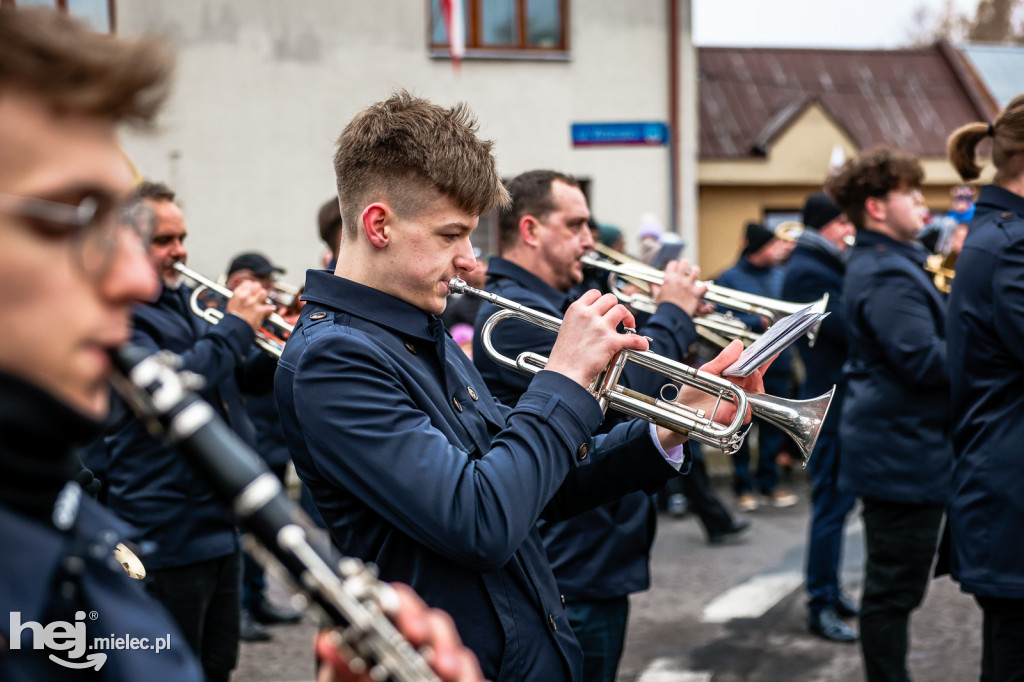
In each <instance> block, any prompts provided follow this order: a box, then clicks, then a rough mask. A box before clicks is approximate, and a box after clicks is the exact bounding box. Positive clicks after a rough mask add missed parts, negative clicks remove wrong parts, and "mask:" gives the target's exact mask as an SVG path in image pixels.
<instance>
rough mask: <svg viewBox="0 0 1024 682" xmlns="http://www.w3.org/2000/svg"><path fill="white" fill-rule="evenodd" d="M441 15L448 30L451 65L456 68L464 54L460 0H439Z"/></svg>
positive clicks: (464, 34) (464, 20) (464, 39)
mask: <svg viewBox="0 0 1024 682" xmlns="http://www.w3.org/2000/svg"><path fill="white" fill-rule="evenodd" d="M441 17H442V18H443V19H444V28H445V30H446V31H448V46H449V49H450V51H451V55H452V66H454V67H455V69H456V70H458V68H459V63H460V62H461V61H462V55H464V54H466V18H465V17H464V16H463V14H462V0H441Z"/></svg>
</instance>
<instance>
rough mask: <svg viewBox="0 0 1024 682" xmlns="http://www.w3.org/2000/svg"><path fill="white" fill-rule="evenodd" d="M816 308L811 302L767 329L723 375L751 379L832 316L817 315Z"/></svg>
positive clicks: (825, 314)
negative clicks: (767, 363) (791, 345)
mask: <svg viewBox="0 0 1024 682" xmlns="http://www.w3.org/2000/svg"><path fill="white" fill-rule="evenodd" d="M816 305H817V304H815V303H811V304H809V305H808V306H807V307H806V308H803V309H802V310H798V311H797V312H795V313H793V314H792V315H787V316H786V317H783V318H782V319H781V320H779V321H778V322H776V323H775V324H773V325H772V326H770V327H768V329H766V330H765V332H764V333H763V334H761V337H760V338H759V339H758V340H757V341H755V342H754V343H752V344H750V346H749V347H747V348H746V349H744V351H743V353H741V354H740V357H739V358H738V359H737V360H736V362H734V363H732V364H731V365H729V366H728V367H727V368H726V369H725V371H724V372H722V376H726V377H745V376H750V375H751V374H752V373H753V372H754V370H756V369H757V368H758V367H760V366H761V365H763V364H764V363H766V362H767V361H768V360H770V359H771V358H773V357H775V356H776V355H777V354H779V353H780V352H782V351H783V350H785V349H786V348H787V347H789V345H790V344H791V343H793V342H794V341H796V340H797V339H799V338H800V337H801V336H803V335H804V334H806V333H807V331H808V330H809V329H811V328H812V327H814V326H815V325H817V324H819V323H820V322H821V321H822V320H824V319H825V318H826V317H827V316H828V315H829V313H821V312H816V311H815V310H814V308H815V306H816Z"/></svg>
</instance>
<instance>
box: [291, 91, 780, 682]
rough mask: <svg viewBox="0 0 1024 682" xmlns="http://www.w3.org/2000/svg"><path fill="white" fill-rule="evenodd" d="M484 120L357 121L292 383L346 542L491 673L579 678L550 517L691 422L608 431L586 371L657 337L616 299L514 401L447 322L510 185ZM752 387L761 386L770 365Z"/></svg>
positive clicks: (593, 311) (561, 338)
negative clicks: (449, 628) (482, 131)
mask: <svg viewBox="0 0 1024 682" xmlns="http://www.w3.org/2000/svg"><path fill="white" fill-rule="evenodd" d="M475 131H476V126H475V122H474V120H473V119H472V117H471V116H470V114H469V112H468V111H467V110H466V109H465V108H464V107H463V106H457V107H454V108H451V109H443V108H441V107H439V106H436V105H434V104H431V103H430V102H427V101H425V100H422V99H418V98H414V97H412V96H410V95H408V94H406V93H400V94H397V95H394V96H392V97H391V98H389V99H388V100H386V101H384V102H380V103H378V104H375V105H373V106H371V107H369V108H368V109H366V110H364V111H362V112H361V113H359V114H358V115H357V116H356V117H355V118H354V119H353V120H352V121H351V122H350V123H349V125H348V126H347V127H346V128H345V130H344V131H343V132H342V134H341V137H340V138H339V140H338V151H337V154H336V156H335V171H336V175H337V184H338V194H339V199H340V203H341V209H342V218H343V223H344V227H343V231H342V241H341V247H340V253H339V258H338V266H337V269H336V270H335V273H334V274H331V273H327V272H317V271H311V272H309V273H308V275H307V279H306V290H305V291H306V293H305V299H306V301H307V304H306V306H305V308H304V309H303V311H302V314H301V316H300V318H299V321H298V323H297V325H296V328H295V331H294V332H293V334H292V336H291V337H290V339H289V340H288V344H287V346H286V348H285V352H284V355H283V357H282V359H281V363H280V367H279V370H278V375H277V380H276V394H277V399H278V404H279V406H280V407H281V418H282V422H283V424H284V428H285V436H286V438H287V439H288V443H289V448H290V449H291V452H292V458H293V461H294V462H295V466H296V469H297V470H298V472H299V475H300V477H302V478H303V480H304V481H305V482H306V483H307V484H308V485H309V487H310V490H311V492H312V494H313V498H314V500H315V501H316V503H317V506H318V508H319V510H320V512H321V513H322V515H323V517H324V520H325V521H326V522H327V524H328V526H329V527H330V530H331V533H332V536H333V537H334V540H335V541H336V542H337V543H338V545H339V546H340V548H341V549H342V551H343V552H345V553H347V554H353V555H355V556H357V557H361V558H363V559H367V560H371V561H374V562H375V563H376V564H377V565H378V566H379V567H380V570H381V573H382V575H383V576H384V577H385V578H386V579H388V580H395V579H401V580H403V581H405V582H408V583H409V584H411V585H412V586H413V587H414V588H416V590H417V591H418V592H420V594H422V595H423V596H424V598H425V599H426V601H427V603H429V604H431V605H433V606H437V607H442V608H444V609H445V610H447V611H448V612H449V613H451V615H452V616H453V617H454V619H455V622H456V625H457V626H458V628H459V631H460V633H461V634H462V636H463V637H464V638H465V641H466V644H467V645H468V646H469V647H470V648H471V649H472V650H473V651H474V652H476V654H477V656H478V658H479V659H480V663H481V666H482V668H483V672H484V674H485V676H486V677H488V678H489V679H492V680H505V679H512V677H515V679H521V680H533V681H537V682H541V681H543V682H559V681H568V680H573V681H575V682H579V681H580V679H581V662H582V661H581V659H582V657H581V653H580V649H579V645H578V644H577V642H576V640H575V638H574V637H573V634H572V632H571V629H570V628H569V626H568V623H567V622H566V620H565V615H564V611H563V606H562V603H561V601H560V599H559V592H558V589H557V586H556V584H555V580H554V576H553V575H552V573H551V567H550V565H549V564H548V561H547V558H546V557H545V555H544V550H543V546H542V545H541V542H540V539H539V537H538V535H537V531H536V528H535V525H536V522H537V520H538V518H540V517H541V516H542V515H543V516H545V517H548V518H556V517H564V516H568V515H571V514H573V513H575V512H578V511H580V510H581V509H584V508H586V507H588V506H593V505H596V504H599V503H601V502H604V501H607V500H609V499H613V498H615V497H619V496H621V495H622V494H624V493H626V492H628V491H630V490H636V489H639V488H642V487H645V486H650V485H655V484H657V483H659V482H661V481H664V480H666V479H667V478H668V477H670V476H673V475H675V474H676V468H677V467H678V466H679V465H680V464H681V462H682V459H683V453H682V452H681V450H682V448H681V447H679V446H681V445H682V443H683V441H684V438H683V437H682V436H681V435H679V434H677V433H674V432H671V431H668V430H664V429H654V428H652V427H650V426H649V425H648V424H646V423H643V422H630V423H626V424H623V425H621V426H619V427H617V428H616V429H614V430H613V431H612V432H611V433H609V434H608V435H605V436H598V437H594V436H593V435H592V434H593V432H594V430H595V429H596V428H597V426H598V425H599V424H600V423H601V421H602V419H603V415H602V413H601V410H600V409H599V407H598V405H597V402H596V401H595V400H594V398H593V397H592V396H591V395H590V394H589V393H588V392H587V391H586V389H585V387H587V386H589V384H590V383H591V381H592V380H593V379H594V377H595V376H596V375H597V374H598V373H599V372H600V371H601V370H603V369H604V368H605V367H606V366H607V364H608V362H609V360H610V359H611V358H612V356H613V355H614V354H615V353H617V352H618V351H620V350H622V349H627V348H629V349H635V350H643V349H646V348H647V341H646V339H644V338H643V337H641V336H638V335H636V334H619V333H618V332H617V331H616V327H617V325H618V324H620V323H623V324H625V325H626V326H633V318H632V315H630V314H629V312H628V311H627V310H626V309H625V308H623V307H622V306H620V305H618V303H617V301H616V300H615V298H614V297H613V296H610V295H609V296H601V295H599V294H598V293H597V292H588V293H586V294H584V295H583V296H582V297H581V298H580V299H579V300H578V301H577V302H576V303H574V304H573V305H572V306H570V308H569V309H568V311H567V312H566V316H565V320H564V322H563V324H562V327H561V331H560V333H559V335H558V341H557V342H556V343H555V347H554V348H553V349H552V351H551V356H550V359H549V361H548V363H547V366H546V369H545V370H544V371H542V372H540V373H539V374H538V375H537V376H536V377H535V378H534V380H533V381H532V382H531V384H530V387H529V389H528V390H527V391H526V392H525V393H524V394H523V397H522V399H521V400H520V401H519V403H518V405H517V406H516V408H515V409H510V408H507V407H505V406H504V405H502V404H500V403H499V402H497V401H496V400H495V399H494V398H493V397H492V396H491V394H490V393H489V392H488V390H487V387H486V386H485V384H484V382H483V381H482V379H481V378H480V375H479V373H478V372H477V371H476V369H475V368H474V367H473V365H472V364H471V363H470V361H469V360H468V358H466V356H465V355H464V354H463V353H462V351H461V350H460V349H459V347H458V346H457V345H456V344H455V342H454V341H453V340H452V339H451V338H450V337H449V336H448V335H447V333H446V332H445V329H444V325H443V323H442V322H441V320H440V319H439V318H438V317H437V315H439V314H440V313H441V312H442V311H443V310H444V308H445V304H446V299H447V295H448V293H449V284H448V282H449V280H450V279H451V278H453V277H455V276H457V275H460V274H462V273H465V272H468V271H469V270H471V269H472V268H473V267H474V266H475V263H476V260H475V258H474V254H473V249H472V246H471V244H470V234H471V233H472V231H473V229H474V228H475V227H476V225H477V221H478V217H479V215H480V214H481V213H482V212H484V211H486V210H488V209H490V208H492V207H494V206H497V205H501V204H504V203H505V202H506V201H507V193H506V191H505V189H504V188H503V187H502V185H501V181H500V179H499V177H498V173H497V169H496V168H495V161H494V158H493V156H492V155H491V151H490V149H491V145H490V143H487V142H483V141H481V140H479V139H478V138H477V137H476V134H475ZM738 353H739V347H738V344H737V347H735V348H731V349H730V350H729V352H727V353H725V354H723V355H722V356H721V357H720V358H719V359H718V360H717V361H716V363H715V364H713V365H712V367H711V368H710V369H711V371H716V372H718V371H721V369H722V368H723V367H724V366H726V365H727V364H728V363H729V362H731V360H732V359H733V358H735V357H737V356H738ZM744 384H745V385H746V386H747V387H748V388H751V389H754V390H759V389H760V388H761V384H760V377H759V376H757V375H755V376H753V377H752V378H751V379H749V380H747V381H745V382H744ZM686 394H687V395H686V396H685V397H686V398H687V399H689V400H691V401H692V402H693V403H696V404H698V405H703V404H710V401H707V400H705V398H706V397H707V396H705V395H704V394H700V395H692V394H690V392H688V391H687V392H686ZM723 416H726V415H723Z"/></svg>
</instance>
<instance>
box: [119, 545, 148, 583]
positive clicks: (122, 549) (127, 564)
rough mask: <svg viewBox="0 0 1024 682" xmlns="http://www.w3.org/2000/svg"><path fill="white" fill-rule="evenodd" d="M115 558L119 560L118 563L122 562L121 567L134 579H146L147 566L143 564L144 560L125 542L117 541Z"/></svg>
mask: <svg viewBox="0 0 1024 682" xmlns="http://www.w3.org/2000/svg"><path fill="white" fill-rule="evenodd" d="M114 559H116V560H117V563H119V564H121V568H123V569H124V572H125V573H127V574H128V577H129V578H131V579H132V580H144V579H145V578H146V567H145V566H143V565H142V561H141V560H139V557H137V556H136V555H135V552H133V551H132V550H130V549H129V548H128V546H127V545H125V544H124V543H123V542H119V543H117V547H114Z"/></svg>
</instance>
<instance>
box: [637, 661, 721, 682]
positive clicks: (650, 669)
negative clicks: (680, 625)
mask: <svg viewBox="0 0 1024 682" xmlns="http://www.w3.org/2000/svg"><path fill="white" fill-rule="evenodd" d="M676 665H678V664H676V663H673V661H672V659H671V658H656V659H654V660H653V661H652V662H651V664H650V665H649V666H647V667H646V668H645V669H644V671H643V672H642V673H640V677H638V678H636V682H711V673H710V672H703V671H702V672H691V671H689V670H679V669H677V668H676Z"/></svg>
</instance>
